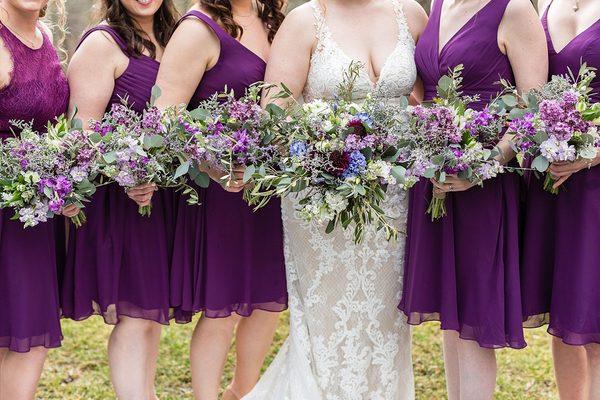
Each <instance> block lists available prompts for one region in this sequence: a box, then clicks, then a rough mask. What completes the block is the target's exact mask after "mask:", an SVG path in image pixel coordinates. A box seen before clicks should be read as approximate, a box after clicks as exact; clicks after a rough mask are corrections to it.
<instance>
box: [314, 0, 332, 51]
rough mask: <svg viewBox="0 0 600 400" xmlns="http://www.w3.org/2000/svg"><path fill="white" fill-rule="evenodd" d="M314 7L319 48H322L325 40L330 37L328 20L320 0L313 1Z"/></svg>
mask: <svg viewBox="0 0 600 400" xmlns="http://www.w3.org/2000/svg"><path fill="white" fill-rule="evenodd" d="M311 6H312V8H313V16H314V18H315V30H316V37H317V46H316V47H317V49H318V50H320V49H322V48H323V47H324V46H325V41H326V40H327V38H328V37H329V35H330V33H329V29H328V28H327V21H326V20H325V12H324V10H323V8H322V7H321V5H320V4H319V1H318V0H313V2H312V3H311Z"/></svg>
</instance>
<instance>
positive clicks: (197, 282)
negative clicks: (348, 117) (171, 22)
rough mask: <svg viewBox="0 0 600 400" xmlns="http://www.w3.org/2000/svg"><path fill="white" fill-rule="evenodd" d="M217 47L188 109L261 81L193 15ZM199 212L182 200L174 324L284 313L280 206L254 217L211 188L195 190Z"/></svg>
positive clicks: (243, 53) (255, 65)
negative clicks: (195, 316) (259, 312)
mask: <svg viewBox="0 0 600 400" xmlns="http://www.w3.org/2000/svg"><path fill="white" fill-rule="evenodd" d="M184 18H197V19H199V20H200V21H203V22H204V23H205V24H206V25H208V26H209V27H210V28H211V29H212V30H213V31H214V33H215V35H217V37H218V38H219V40H220V42H221V53H220V55H219V60H218V62H217V64H216V65H215V66H214V67H213V68H211V69H210V70H209V71H206V73H205V74H204V76H203V78H202V81H201V82H200V85H199V86H198V88H197V90H196V92H195V94H194V96H193V97H192V99H191V101H190V104H189V107H190V108H194V107H196V106H198V104H199V102H200V101H202V100H204V99H206V98H208V97H210V96H212V95H213V94H214V93H216V92H220V91H223V89H224V88H225V86H227V87H228V88H229V89H233V90H234V91H235V93H236V94H238V95H242V94H244V92H245V90H246V88H247V87H248V86H250V85H251V84H253V83H255V82H258V81H261V80H262V79H263V78H264V73H265V63H264V61H263V60H262V59H260V58H259V57H258V56H257V55H256V54H254V53H253V52H251V51H250V50H249V49H247V48H246V47H244V46H243V45H242V44H241V43H239V42H238V41H237V40H235V39H234V38H233V37H231V36H230V35H229V34H228V33H227V32H226V31H225V30H224V29H223V28H221V27H220V26H219V25H218V24H217V23H216V22H215V21H213V20H212V19H211V18H209V17H208V16H207V15H205V14H203V13H201V12H199V11H191V12H190V13H188V14H187V15H185V16H184ZM201 202H202V205H200V206H190V205H188V204H186V202H185V199H180V200H179V203H178V206H177V207H178V208H177V223H176V232H175V247H174V254H173V263H172V272H171V305H172V306H173V307H174V308H175V311H176V318H177V320H178V321H180V322H186V321H189V319H190V318H191V316H192V314H193V313H195V312H200V311H203V312H204V315H205V316H207V317H209V318H219V317H227V316H229V315H231V314H232V313H234V312H235V313H237V314H239V315H242V316H248V315H250V314H251V313H252V311H253V310H256V309H260V310H266V311H274V312H278V311H282V310H284V309H285V308H286V307H287V290H286V280H285V263H284V257H283V228H282V222H281V209H280V205H279V202H278V201H272V202H271V203H270V204H269V205H267V206H266V207H265V208H263V209H261V210H260V211H258V212H252V209H251V208H250V207H248V205H247V204H246V203H245V202H244V200H243V199H242V195H241V193H229V192H227V191H225V190H224V189H223V188H222V187H221V186H220V185H219V184H217V183H215V182H211V184H210V187H209V188H208V189H206V190H202V191H201Z"/></svg>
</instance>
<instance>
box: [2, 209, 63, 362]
mask: <svg viewBox="0 0 600 400" xmlns="http://www.w3.org/2000/svg"><path fill="white" fill-rule="evenodd" d="M12 215H13V212H12V211H11V210H0V347H2V348H8V349H9V350H11V351H15V352H20V353H23V352H28V351H29V350H30V349H31V348H32V347H38V346H43V347H46V348H53V347H59V346H60V344H61V340H62V333H61V329H60V305H59V293H58V274H57V273H58V268H59V267H60V261H59V260H60V253H61V251H62V246H63V245H64V242H63V241H62V240H60V238H61V236H60V235H61V233H62V231H64V229H61V228H62V227H63V226H64V225H63V224H64V220H63V219H62V218H60V217H57V218H55V219H51V220H49V221H48V222H45V223H42V224H39V225H37V226H35V227H33V228H23V225H22V224H21V222H19V221H11V217H12ZM57 238H59V239H57Z"/></svg>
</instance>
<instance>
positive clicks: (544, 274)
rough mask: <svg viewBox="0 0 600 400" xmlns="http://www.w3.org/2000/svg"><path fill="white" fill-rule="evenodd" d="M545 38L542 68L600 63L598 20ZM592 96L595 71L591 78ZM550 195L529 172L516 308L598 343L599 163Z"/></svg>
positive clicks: (599, 81) (564, 69)
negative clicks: (563, 41)
mask: <svg viewBox="0 0 600 400" xmlns="http://www.w3.org/2000/svg"><path fill="white" fill-rule="evenodd" d="M542 24H543V25H544V29H545V30H546V37H547V40H548V49H549V61H550V76H552V75H565V74H568V73H569V69H570V70H571V71H573V73H574V74H576V73H577V71H579V67H580V65H581V62H582V61H583V62H585V63H587V64H588V65H589V66H591V67H594V68H597V69H600V42H599V41H598V38H599V37H600V20H598V21H596V22H595V23H594V24H593V25H591V26H590V27H589V28H588V29H587V30H585V31H584V32H582V33H581V34H579V35H578V36H576V37H575V38H573V40H571V42H569V43H568V44H567V45H566V47H564V48H563V49H562V50H561V51H556V49H555V48H554V44H553V43H552V38H551V37H550V33H549V31H548V9H546V12H545V13H544V14H543V16H542ZM591 87H592V89H593V96H592V99H593V100H594V101H596V102H597V101H600V77H596V79H595V80H594V81H593V82H592V84H591ZM563 188H564V190H561V192H560V194H558V195H553V194H550V193H548V192H546V191H545V190H543V187H542V181H541V180H539V179H535V178H534V177H532V179H531V181H530V182H529V187H528V191H527V205H526V217H525V230H524V237H525V238H527V240H525V241H524V242H523V247H524V248H523V259H522V265H523V266H522V268H523V278H522V287H523V289H522V292H523V313H524V317H525V319H526V326H528V327H531V326H533V327H535V326H540V325H543V324H547V323H549V324H550V325H549V328H548V332H550V333H551V334H552V335H554V336H557V337H559V338H561V339H562V340H563V341H564V342H565V343H567V344H571V345H585V344H589V343H600V311H599V309H598V305H599V304H600V292H599V291H598V285H600V269H599V268H598V260H600V248H599V247H598V241H597V238H598V235H599V234H600V168H598V167H594V168H592V169H589V170H588V169H584V170H582V171H579V172H577V173H575V174H573V175H572V176H571V177H570V178H569V180H567V181H566V182H565V183H564V184H563Z"/></svg>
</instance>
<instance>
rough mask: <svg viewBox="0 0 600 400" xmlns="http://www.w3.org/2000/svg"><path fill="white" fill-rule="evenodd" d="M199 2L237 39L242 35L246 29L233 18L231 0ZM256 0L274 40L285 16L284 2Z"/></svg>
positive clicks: (259, 14)
mask: <svg viewBox="0 0 600 400" xmlns="http://www.w3.org/2000/svg"><path fill="white" fill-rule="evenodd" d="M199 2H200V5H201V6H202V7H203V8H204V9H205V10H206V11H208V12H209V14H211V16H212V17H213V18H214V19H215V21H217V23H218V24H219V25H221V26H222V27H223V29H225V30H226V31H227V32H228V33H229V34H230V35H231V36H233V37H234V38H236V39H239V38H241V37H242V35H243V34H244V29H243V28H242V27H241V26H240V25H239V24H238V23H237V22H235V20H234V19H233V12H232V11H231V2H230V1H229V0H199ZM256 2H257V3H258V16H259V17H260V19H261V20H262V22H263V24H265V25H266V26H267V29H268V30H269V42H272V41H273V38H274V37H275V34H276V33H277V30H278V29H279V27H280V26H281V23H282V22H283V19H284V18H285V14H284V13H283V11H282V10H283V6H284V2H283V0H256Z"/></svg>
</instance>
